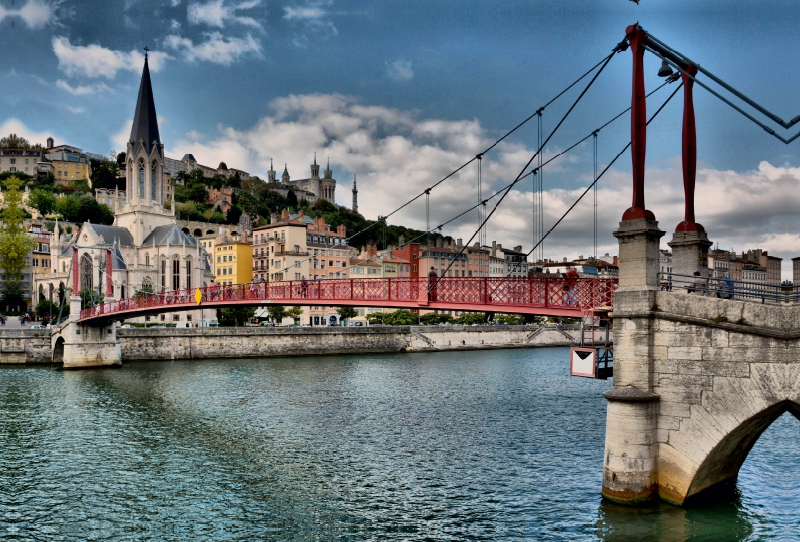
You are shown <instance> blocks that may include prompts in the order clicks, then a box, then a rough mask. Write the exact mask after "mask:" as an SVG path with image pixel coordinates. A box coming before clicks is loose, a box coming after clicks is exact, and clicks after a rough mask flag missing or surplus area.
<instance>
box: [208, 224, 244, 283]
mask: <svg viewBox="0 0 800 542" xmlns="http://www.w3.org/2000/svg"><path fill="white" fill-rule="evenodd" d="M212 268H213V269H214V275H215V277H214V278H215V280H216V282H217V283H218V284H222V285H233V284H245V283H247V282H252V280H253V250H252V246H251V245H250V243H248V242H247V237H246V235H241V236H238V235H237V236H232V237H230V238H229V237H227V236H226V235H223V236H221V237H220V238H218V239H217V240H216V241H215V243H214V265H213V267H212Z"/></svg>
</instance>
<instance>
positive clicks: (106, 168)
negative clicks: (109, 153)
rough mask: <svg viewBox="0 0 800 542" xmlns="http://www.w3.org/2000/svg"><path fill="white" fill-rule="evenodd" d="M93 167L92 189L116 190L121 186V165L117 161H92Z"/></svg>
mask: <svg viewBox="0 0 800 542" xmlns="http://www.w3.org/2000/svg"><path fill="white" fill-rule="evenodd" d="M90 163H91V167H92V188H105V189H108V190H111V189H114V188H116V187H117V186H118V185H119V180H118V179H117V177H119V164H117V162H116V161H115V160H107V159H106V160H94V159H92V160H91V161H90Z"/></svg>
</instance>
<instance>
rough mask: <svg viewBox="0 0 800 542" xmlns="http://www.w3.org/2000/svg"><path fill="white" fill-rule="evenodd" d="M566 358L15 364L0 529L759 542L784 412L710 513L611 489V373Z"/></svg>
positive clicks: (784, 515)
mask: <svg viewBox="0 0 800 542" xmlns="http://www.w3.org/2000/svg"><path fill="white" fill-rule="evenodd" d="M567 358H568V351H567V350H566V349H563V348H543V349H530V350H523V349H514V350H490V351H469V352H442V353H426V354H393V355H372V354H365V355H352V356H326V357H307V358H278V359H262V360H254V359H248V360H215V361H175V362H137V363H126V364H125V366H124V367H123V368H122V369H117V370H86V371H62V370H60V369H57V368H52V367H12V366H2V367H0V443H2V451H1V452H0V454H1V455H0V538H4V539H9V540H85V539H92V540H186V539H205V540H253V539H276V540H310V539H313V540H333V539H336V540H386V539H389V540H597V539H600V540H614V541H617V540H619V541H623V540H670V541H672V540H763V539H766V538H771V539H787V540H788V539H795V537H796V536H797V534H798V532H800V506H798V505H797V502H798V492H800V490H798V488H800V468H798V467H800V449H799V448H798V435H797V425H796V421H795V420H794V418H791V417H790V416H789V415H788V414H787V415H786V416H784V417H782V418H780V419H779V420H778V421H777V422H776V423H775V424H773V426H772V427H771V428H770V429H769V430H768V431H767V432H766V433H765V434H764V435H763V436H762V438H761V439H760V440H759V442H758V443H757V444H756V446H755V448H754V449H753V450H752V452H751V454H750V457H749V458H748V459H747V461H746V462H745V465H744V467H743V469H742V473H741V475H740V477H739V481H738V483H737V487H736V490H735V492H734V493H731V494H728V495H725V496H722V497H719V498H718V499H716V500H715V501H714V502H713V503H710V504H708V505H706V506H703V507H695V508H679V507H674V506H670V505H657V506H652V507H649V508H644V509H631V508H626V507H621V506H617V505H613V504H610V503H607V502H604V501H603V500H602V499H601V497H600V483H601V470H602V468H601V467H602V457H603V439H604V435H603V431H604V427H605V412H606V405H605V399H603V397H602V395H601V393H602V392H603V391H604V390H606V389H608V388H610V387H611V383H610V382H603V381H595V380H589V379H582V378H570V377H569V376H567V372H568V361H567Z"/></svg>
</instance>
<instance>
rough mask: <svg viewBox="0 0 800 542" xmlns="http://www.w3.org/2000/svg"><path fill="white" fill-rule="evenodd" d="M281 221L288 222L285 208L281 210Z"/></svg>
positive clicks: (287, 213)
mask: <svg viewBox="0 0 800 542" xmlns="http://www.w3.org/2000/svg"><path fill="white" fill-rule="evenodd" d="M281 222H289V211H287V210H286V209H284V210H283V211H281Z"/></svg>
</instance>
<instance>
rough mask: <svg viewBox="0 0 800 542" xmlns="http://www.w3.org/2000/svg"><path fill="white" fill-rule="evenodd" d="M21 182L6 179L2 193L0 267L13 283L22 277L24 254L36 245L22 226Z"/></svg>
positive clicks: (26, 254) (28, 252) (7, 278)
mask: <svg viewBox="0 0 800 542" xmlns="http://www.w3.org/2000/svg"><path fill="white" fill-rule="evenodd" d="M21 184H22V183H21V182H20V181H19V179H17V178H16V177H10V178H9V179H7V180H6V182H5V185H6V191H5V193H4V194H3V197H4V199H3V204H4V208H3V229H2V230H0V269H2V270H3V271H5V274H6V282H7V283H15V282H19V281H20V280H21V279H22V271H23V269H25V267H26V266H27V263H26V262H25V258H26V256H28V254H30V252H31V251H32V250H33V248H34V247H35V246H36V241H34V240H33V239H32V238H31V237H29V236H28V234H27V232H26V231H25V228H24V227H23V220H24V219H25V212H24V210H23V209H22V194H21V193H20V191H19V188H20V186H21Z"/></svg>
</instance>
